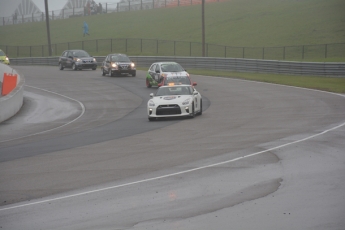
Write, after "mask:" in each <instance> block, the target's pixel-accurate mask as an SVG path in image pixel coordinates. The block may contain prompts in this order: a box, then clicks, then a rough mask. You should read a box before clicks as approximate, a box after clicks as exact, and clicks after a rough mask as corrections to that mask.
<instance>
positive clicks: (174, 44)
mask: <svg viewBox="0 0 345 230" xmlns="http://www.w3.org/2000/svg"><path fill="white" fill-rule="evenodd" d="M175 45H176V44H175V41H174V56H175Z"/></svg>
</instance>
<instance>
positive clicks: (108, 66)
mask: <svg viewBox="0 0 345 230" xmlns="http://www.w3.org/2000/svg"><path fill="white" fill-rule="evenodd" d="M110 58H111V56H110V55H108V56H107V57H106V58H105V60H104V69H105V70H106V71H107V72H108V73H109V71H110V70H111V69H110V65H111V62H110Z"/></svg>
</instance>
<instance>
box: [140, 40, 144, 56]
mask: <svg viewBox="0 0 345 230" xmlns="http://www.w3.org/2000/svg"><path fill="white" fill-rule="evenodd" d="M142 52H143V39H142V38H141V39H140V53H142Z"/></svg>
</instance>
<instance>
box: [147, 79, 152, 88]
mask: <svg viewBox="0 0 345 230" xmlns="http://www.w3.org/2000/svg"><path fill="white" fill-rule="evenodd" d="M146 87H147V88H151V87H152V85H151V84H150V81H149V79H147V78H146Z"/></svg>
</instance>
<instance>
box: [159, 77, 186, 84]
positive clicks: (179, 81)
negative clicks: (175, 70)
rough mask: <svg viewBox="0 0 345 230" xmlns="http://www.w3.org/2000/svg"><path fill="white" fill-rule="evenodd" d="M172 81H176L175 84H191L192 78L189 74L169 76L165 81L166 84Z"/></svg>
mask: <svg viewBox="0 0 345 230" xmlns="http://www.w3.org/2000/svg"><path fill="white" fill-rule="evenodd" d="M171 83H174V85H191V82H190V79H189V77H187V76H169V77H167V78H166V80H165V81H164V85H169V84H171Z"/></svg>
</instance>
